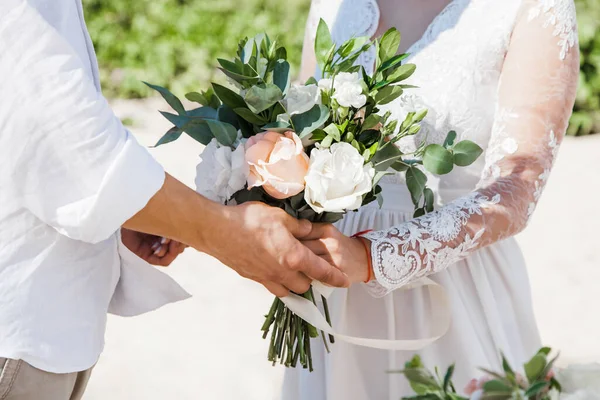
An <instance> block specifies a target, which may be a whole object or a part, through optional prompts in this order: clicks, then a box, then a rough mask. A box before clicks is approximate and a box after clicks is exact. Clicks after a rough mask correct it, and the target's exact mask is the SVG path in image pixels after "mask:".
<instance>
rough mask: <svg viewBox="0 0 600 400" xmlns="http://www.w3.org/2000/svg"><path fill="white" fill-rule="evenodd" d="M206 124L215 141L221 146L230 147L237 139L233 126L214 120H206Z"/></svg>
mask: <svg viewBox="0 0 600 400" xmlns="http://www.w3.org/2000/svg"><path fill="white" fill-rule="evenodd" d="M206 124H207V125H208V128H209V129H210V131H211V132H212V134H213V135H214V137H215V139H217V141H218V142H219V143H220V144H222V145H223V146H232V145H233V143H234V142H235V140H236V139H237V129H235V127H234V126H233V125H230V124H228V123H225V122H221V121H214V120H206Z"/></svg>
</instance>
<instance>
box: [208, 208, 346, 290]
mask: <svg viewBox="0 0 600 400" xmlns="http://www.w3.org/2000/svg"><path fill="white" fill-rule="evenodd" d="M224 213H225V218H224V219H223V221H222V223H221V224H220V225H218V226H215V231H214V232H213V233H214V234H213V235H211V236H212V238H211V240H210V242H209V248H210V250H212V252H210V251H207V252H209V253H210V254H212V255H214V256H215V257H217V258H218V259H219V260H220V261H221V262H223V263H224V264H225V265H228V266H229V267H231V268H232V269H234V270H235V271H236V272H237V273H238V274H240V275H241V276H243V277H245V278H248V279H252V280H254V281H257V282H260V283H262V284H263V285H264V286H265V287H266V288H267V289H269V291H271V292H272V293H273V294H275V295H276V296H280V297H283V296H286V295H287V294H288V292H289V291H290V290H291V291H294V292H296V293H304V292H306V291H307V290H308V289H309V287H310V283H311V281H312V280H313V279H316V280H318V281H321V282H323V283H325V284H328V285H331V286H336V287H346V286H348V285H349V280H348V277H347V276H346V275H345V274H344V273H343V272H341V271H340V270H338V269H337V268H335V267H333V266H332V265H331V264H329V263H327V262H326V261H325V260H323V259H322V258H320V257H317V256H316V255H315V254H314V253H312V252H311V251H310V250H308V249H307V248H306V247H305V246H303V245H302V244H301V243H300V241H299V240H298V239H303V238H305V237H307V236H309V235H310V234H311V231H312V224H311V223H310V222H308V221H306V220H297V219H295V218H292V217H290V216H289V215H288V214H286V213H285V212H284V211H283V210H281V209H279V208H274V207H270V206H267V205H265V204H262V203H247V204H243V205H240V206H234V207H226V208H225V209H224Z"/></svg>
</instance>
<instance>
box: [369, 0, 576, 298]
mask: <svg viewBox="0 0 600 400" xmlns="http://www.w3.org/2000/svg"><path fill="white" fill-rule="evenodd" d="M578 73H579V52H578V46H577V27H576V19H575V6H574V4H573V0H555V1H552V2H545V1H538V0H525V1H524V2H523V5H522V8H521V10H520V12H519V16H518V18H517V21H516V25H515V27H514V31H513V34H512V38H511V43H510V45H509V49H508V52H507V54H506V58H505V62H504V66H503V70H502V74H501V79H500V85H499V93H498V99H499V100H498V107H497V110H496V116H495V121H494V126H493V131H492V137H491V141H490V143H489V145H488V149H487V152H486V166H485V168H484V171H483V174H482V177H481V179H480V181H479V184H478V185H477V188H476V190H475V191H473V192H472V193H470V194H469V195H467V196H465V197H462V198H459V199H457V200H455V201H453V202H451V203H449V204H447V205H445V206H444V207H442V208H440V209H439V210H437V211H434V212H432V213H430V214H426V215H424V216H422V217H419V218H416V219H413V220H410V221H407V222H406V223H403V224H401V225H398V226H395V227H393V228H391V229H389V230H386V231H378V232H372V233H369V234H367V235H365V237H367V238H368V239H370V240H371V241H372V257H373V268H374V274H375V277H376V281H373V282H372V283H370V284H369V286H371V289H372V291H373V294H374V295H383V294H385V293H387V292H389V291H390V290H394V289H396V288H399V287H401V286H404V285H406V284H408V283H410V282H412V281H415V280H417V279H419V278H422V277H425V276H427V275H430V274H433V273H436V272H439V271H442V270H444V269H446V268H447V267H449V266H450V265H452V264H454V263H456V262H457V261H459V260H461V259H463V258H465V257H467V256H468V255H469V254H471V253H472V252H474V251H476V250H478V249H480V248H482V247H484V246H487V245H490V244H492V243H495V242H497V241H499V240H502V239H505V238H507V237H510V236H512V235H515V234H517V233H518V232H520V231H521V230H522V229H524V228H525V226H526V225H527V223H528V221H529V219H530V217H531V215H532V213H533V211H534V209H535V207H536V204H537V202H538V200H539V199H540V196H541V194H542V190H543V189H544V185H545V183H546V181H547V179H548V175H549V173H550V170H551V168H552V164H553V162H554V159H555V156H556V153H557V151H558V147H559V144H560V142H561V141H562V139H563V136H564V134H565V131H566V128H567V125H568V122H569V117H570V116H571V112H572V109H573V104H574V101H575V93H576V87H577V80H578Z"/></svg>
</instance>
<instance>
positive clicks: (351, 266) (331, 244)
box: [302, 224, 371, 283]
mask: <svg viewBox="0 0 600 400" xmlns="http://www.w3.org/2000/svg"><path fill="white" fill-rule="evenodd" d="M363 241H366V243H365V242H363ZM302 243H303V244H304V245H305V246H306V247H308V248H309V249H310V250H311V251H312V252H313V253H315V254H316V255H318V256H320V257H321V258H323V259H324V260H326V261H328V262H329V263H330V264H332V265H333V266H335V267H337V268H338V269H340V270H341V271H343V272H344V273H346V275H348V278H350V281H351V282H352V283H359V282H365V281H367V279H369V276H370V272H369V265H370V264H371V263H370V262H369V258H370V257H371V254H370V245H369V244H370V242H369V241H368V240H367V239H364V238H360V237H348V236H345V235H344V234H342V233H341V232H340V231H339V230H338V229H337V228H336V227H334V226H333V225H331V224H313V229H312V231H311V233H310V235H309V236H307V237H306V238H304V239H302ZM365 245H366V246H365ZM365 249H366V251H365ZM367 251H368V254H367Z"/></svg>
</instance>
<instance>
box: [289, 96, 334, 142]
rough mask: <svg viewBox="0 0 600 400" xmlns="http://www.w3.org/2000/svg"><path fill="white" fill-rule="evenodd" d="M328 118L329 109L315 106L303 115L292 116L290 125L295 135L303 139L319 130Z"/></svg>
mask: <svg viewBox="0 0 600 400" xmlns="http://www.w3.org/2000/svg"><path fill="white" fill-rule="evenodd" d="M328 118H329V109H328V108H327V107H325V106H323V105H319V104H317V105H315V106H314V107H313V108H311V109H310V110H308V111H307V112H305V113H302V114H296V115H292V124H293V126H294V129H295V131H296V134H297V135H298V136H299V137H301V138H303V137H305V136H307V135H309V134H310V133H312V132H313V131H314V130H315V129H317V128H320V127H321V126H322V125H323V124H324V123H325V122H326V121H327V119H328Z"/></svg>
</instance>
